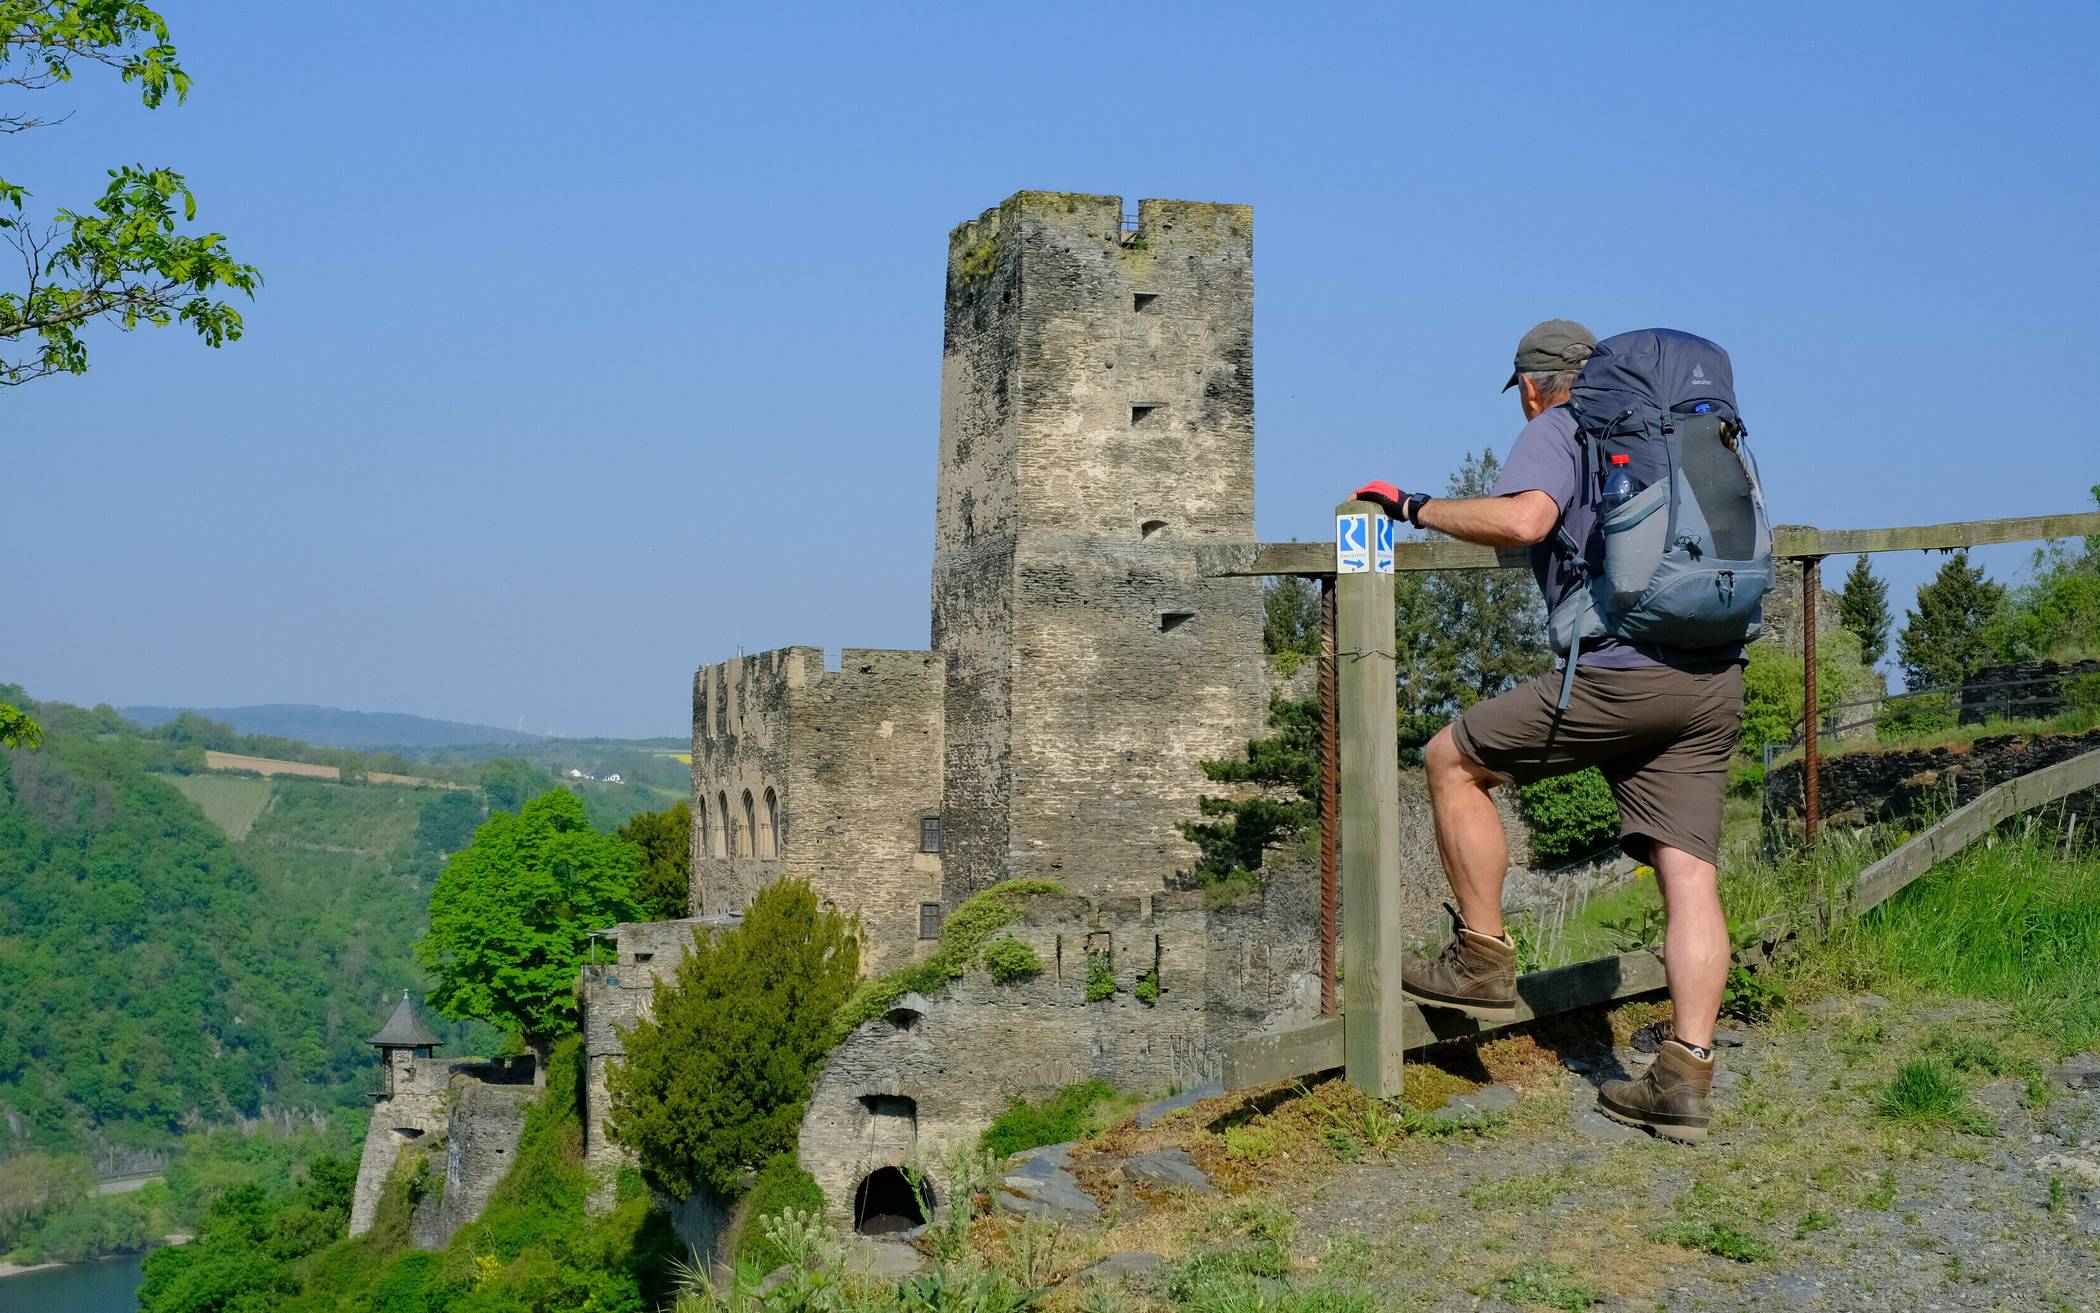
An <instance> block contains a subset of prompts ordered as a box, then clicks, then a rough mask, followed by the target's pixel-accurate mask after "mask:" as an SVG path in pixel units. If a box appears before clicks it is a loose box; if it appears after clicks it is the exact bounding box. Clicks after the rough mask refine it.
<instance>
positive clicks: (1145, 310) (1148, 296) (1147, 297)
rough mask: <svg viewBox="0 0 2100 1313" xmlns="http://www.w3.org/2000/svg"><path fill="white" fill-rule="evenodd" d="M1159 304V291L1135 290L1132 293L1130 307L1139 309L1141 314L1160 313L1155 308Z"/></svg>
mask: <svg viewBox="0 0 2100 1313" xmlns="http://www.w3.org/2000/svg"><path fill="white" fill-rule="evenodd" d="M1158 305H1159V293H1157V292H1133V293H1131V296H1130V308H1131V309H1133V310H1135V311H1137V312H1138V313H1139V314H1141V315H1143V314H1153V315H1156V314H1158V313H1159V311H1158V310H1157V309H1156V308H1155V307H1156V306H1158Z"/></svg>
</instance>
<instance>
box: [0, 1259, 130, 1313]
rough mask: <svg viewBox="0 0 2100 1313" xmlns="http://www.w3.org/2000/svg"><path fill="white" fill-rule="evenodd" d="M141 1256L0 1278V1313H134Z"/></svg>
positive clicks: (74, 1264)
mask: <svg viewBox="0 0 2100 1313" xmlns="http://www.w3.org/2000/svg"><path fill="white" fill-rule="evenodd" d="M145 1258H146V1256H145V1255H144V1254H120V1255H118V1256H117V1257H115V1258H104V1259H98V1260H97V1261H95V1262H93V1263H68V1264H66V1265H65V1266H64V1267H47V1268H44V1269H42V1270H41V1271H37V1272H24V1273H22V1274H20V1275H19V1276H11V1277H0V1313H136V1310H137V1309H138V1306H139V1301H138V1288H139V1283H140V1282H141V1281H143V1280H145V1273H144V1272H143V1271H141V1269H140V1266H139V1265H140V1264H141V1263H143V1262H144V1261H145Z"/></svg>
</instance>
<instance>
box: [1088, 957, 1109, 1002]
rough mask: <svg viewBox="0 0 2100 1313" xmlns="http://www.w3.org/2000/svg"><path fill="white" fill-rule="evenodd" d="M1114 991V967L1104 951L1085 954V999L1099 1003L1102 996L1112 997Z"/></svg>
mask: <svg viewBox="0 0 2100 1313" xmlns="http://www.w3.org/2000/svg"><path fill="white" fill-rule="evenodd" d="M1115 992H1116V973H1115V968H1114V967H1112V966H1111V965H1110V964H1109V956H1108V954H1106V953H1088V954H1087V955H1086V1001H1087V1002H1089V1003H1099V1002H1100V1001H1101V1000H1102V999H1104V998H1113V997H1114V996H1115Z"/></svg>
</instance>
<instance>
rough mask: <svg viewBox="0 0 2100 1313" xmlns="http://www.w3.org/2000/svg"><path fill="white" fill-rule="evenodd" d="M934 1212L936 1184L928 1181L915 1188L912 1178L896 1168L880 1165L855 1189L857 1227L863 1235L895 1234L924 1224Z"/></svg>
mask: <svg viewBox="0 0 2100 1313" xmlns="http://www.w3.org/2000/svg"><path fill="white" fill-rule="evenodd" d="M932 1213H933V1187H932V1186H931V1185H930V1184H928V1183H927V1182H925V1181H923V1180H922V1181H920V1182H919V1187H918V1189H916V1190H914V1189H913V1188H912V1183H911V1178H910V1177H908V1176H906V1175H905V1174H904V1172H903V1171H902V1169H900V1168H896V1167H878V1168H876V1169H875V1170H874V1171H872V1172H869V1173H868V1174H867V1175H866V1176H864V1177H862V1178H861V1182H860V1184H859V1185H858V1186H855V1187H854V1190H853V1229H854V1230H856V1231H858V1232H860V1233H861V1234H862V1235H895V1234H897V1233H898V1232H900V1231H909V1230H911V1229H912V1228H913V1227H918V1226H924V1225H925V1224H926V1219H927V1218H928V1217H929V1216H931V1215H932Z"/></svg>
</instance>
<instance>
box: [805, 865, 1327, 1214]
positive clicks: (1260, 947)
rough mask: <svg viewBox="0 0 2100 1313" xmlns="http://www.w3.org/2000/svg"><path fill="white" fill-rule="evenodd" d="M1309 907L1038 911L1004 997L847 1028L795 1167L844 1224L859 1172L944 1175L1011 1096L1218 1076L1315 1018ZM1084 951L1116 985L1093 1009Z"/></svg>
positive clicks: (917, 1002)
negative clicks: (1026, 951) (1275, 1031)
mask: <svg viewBox="0 0 2100 1313" xmlns="http://www.w3.org/2000/svg"><path fill="white" fill-rule="evenodd" d="M1315 897H1316V894H1315V891H1314V889H1313V887H1312V886H1310V885H1308V883H1307V881H1306V880H1304V879H1303V878H1297V879H1292V880H1272V882H1271V886H1270V889H1269V892H1268V894H1267V895H1266V896H1265V897H1264V898H1262V899H1260V900H1257V901H1254V902H1251V903H1249V904H1246V905H1243V906H1236V907H1228V908H1219V909H1212V910H1206V909H1205V908H1204V906H1203V900H1202V896H1201V894H1200V893H1196V892H1176V893H1167V892H1162V893H1159V894H1155V895H1153V896H1152V897H1151V898H1150V899H1148V900H1139V899H1134V898H1124V899H1098V900H1096V899H1087V898H1079V897H1068V898H1054V899H1038V900H1035V902H1034V903H1033V905H1032V906H1031V907H1030V909H1029V911H1028V913H1027V914H1026V915H1025V916H1024V917H1023V919H1022V920H1021V921H1020V922H1019V923H1017V924H1016V925H1014V926H1013V927H1011V930H1010V933H1012V934H1013V935H1014V936H1015V937H1016V938H1018V939H1020V940H1021V941H1022V942H1024V943H1026V944H1028V945H1029V946H1030V947H1031V948H1033V949H1034V950H1035V953H1036V955H1037V957H1038V958H1039V959H1041V961H1042V963H1043V971H1042V974H1041V975H1039V976H1037V977H1036V978H1034V979H1032V980H1028V981H1023V982H1020V983H1016V984H1009V985H1001V984H997V983H995V982H994V981H993V980H992V979H991V977H990V975H989V974H987V973H985V972H983V971H982V970H973V971H971V972H970V973H969V974H967V975H966V976H964V977H963V978H962V979H961V980H958V981H956V982H954V984H952V985H951V986H950V987H949V988H948V990H947V991H946V992H945V993H943V994H942V995H940V996H939V997H937V998H931V999H928V998H921V997H919V996H916V995H907V996H906V997H905V998H904V999H902V1000H900V1001H899V1005H898V1006H897V1007H895V1008H893V1009H892V1010H891V1012H890V1013H889V1015H888V1016H886V1017H879V1018H877V1019H875V1020H873V1021H869V1022H867V1023H866V1024H864V1025H862V1026H861V1027H860V1028H859V1029H857V1030H856V1031H854V1033H853V1034H852V1035H851V1036H849V1037H848V1038H847V1039H846V1040H845V1041H844V1042H843V1043H842V1044H840V1046H839V1047H838V1048H837V1049H835V1050H834V1051H833V1052H832V1055H831V1058H830V1059H829V1061H828V1062H827V1063H826V1065H825V1067H824V1071H823V1073H822V1074H821V1075H820V1076H819V1077H818V1080H817V1087H816V1091H815V1093H814V1095H813V1096H812V1099H811V1102H810V1107H809V1111H808V1113H807V1115H805V1117H804V1118H803V1122H802V1134H801V1139H800V1144H799V1152H800V1156H801V1159H802V1163H803V1165H804V1166H805V1167H806V1168H808V1169H809V1171H810V1172H811V1173H812V1174H813V1175H814V1176H815V1177H816V1178H817V1181H818V1183H819V1184H820V1185H821V1186H823V1188H824V1193H825V1199H826V1201H827V1205H828V1207H829V1208H830V1209H831V1211H832V1213H833V1215H834V1216H835V1218H836V1219H837V1220H838V1221H840V1222H841V1223H843V1224H848V1225H850V1224H851V1223H852V1222H853V1220H854V1219H853V1218H852V1216H851V1212H852V1208H853V1199H854V1192H855V1189H856V1187H857V1186H858V1185H859V1183H860V1182H861V1181H862V1180H863V1179H864V1178H865V1177H866V1176H867V1175H868V1173H870V1172H872V1171H874V1170H875V1169H877V1168H879V1167H884V1166H902V1165H904V1164H905V1163H907V1162H917V1163H921V1164H924V1165H926V1166H927V1167H929V1168H931V1169H934V1170H935V1171H936V1173H938V1170H939V1169H940V1166H941V1164H942V1163H943V1162H944V1160H945V1159H946V1157H947V1155H948V1154H949V1153H950V1152H951V1151H953V1150H954V1149H956V1148H958V1147H962V1146H966V1145H969V1144H972V1143H974V1142H975V1140H976V1137H977V1136H978V1135H979V1134H980V1133H981V1132H982V1131H983V1129H984V1127H985V1126H986V1125H988V1124H989V1123H990V1122H991V1120H992V1119H993V1118H994V1117H996V1116H997V1115H998V1114H999V1113H1000V1112H1002V1111H1004V1110H1005V1108H1006V1106H1007V1105H1008V1104H1009V1103H1010V1102H1011V1101H1012V1100H1013V1099H1014V1097H1015V1096H1017V1095H1042V1094H1046V1093H1049V1092H1051V1091H1054V1090H1057V1089H1059V1088H1062V1087H1064V1086H1066V1085H1071V1084H1075V1083H1077V1082H1080V1081H1085V1080H1088V1079H1093V1078H1099V1079H1102V1080H1105V1081H1107V1082H1109V1083H1110V1084H1112V1085H1115V1086H1117V1087H1118V1088H1121V1089H1128V1090H1165V1089H1167V1088H1169V1087H1172V1086H1180V1087H1188V1086H1192V1085H1196V1084H1200V1083H1202V1082H1203V1081H1205V1080H1209V1079H1213V1078H1214V1077H1215V1076H1216V1075H1217V1073H1218V1070H1219V1063H1220V1060H1221V1054H1222V1051H1223V1046H1224V1045H1225V1044H1226V1043H1228V1042H1230V1041H1231V1040H1233V1039H1236V1038H1239V1037H1240V1036H1242V1035H1247V1034H1252V1033H1254V1032H1256V1031H1258V1030H1262V1029H1268V1028H1273V1027H1278V1026H1281V1025H1285V1024H1289V1023H1291V1022H1295V1021H1302V1020H1306V1019H1309V1018H1311V1017H1312V1016H1314V1015H1316V1014H1317V1013H1318V1009H1319V982H1318V948H1317V942H1316V937H1315V936H1316V927H1317V924H1318V918H1317V915H1316V914H1315V913H1314V910H1313V908H1314V898H1315ZM1090 953H1092V954H1099V955H1103V956H1104V957H1105V959H1106V960H1107V961H1108V962H1109V963H1110V966H1111V970H1112V971H1113V973H1114V976H1115V981H1116V985H1117V992H1116V994H1115V995H1114V996H1113V997H1112V998H1109V999H1105V1000H1102V1001H1100V1002H1095V1003H1089V1002H1087V1000H1086V989H1087V979H1088V972H1089V954H1090ZM1155 970H1156V971H1157V972H1158V982H1159V997H1158V1000H1157V1002H1156V1004H1155V1005H1152V1006H1147V1005H1146V1004H1144V1003H1142V1002H1140V1001H1139V1000H1138V998H1137V997H1136V994H1135V990H1136V988H1137V984H1138V981H1139V979H1140V978H1141V977H1142V976H1144V975H1146V974H1147V973H1150V972H1153V971H1155Z"/></svg>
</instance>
